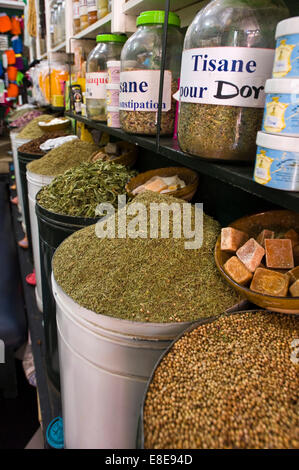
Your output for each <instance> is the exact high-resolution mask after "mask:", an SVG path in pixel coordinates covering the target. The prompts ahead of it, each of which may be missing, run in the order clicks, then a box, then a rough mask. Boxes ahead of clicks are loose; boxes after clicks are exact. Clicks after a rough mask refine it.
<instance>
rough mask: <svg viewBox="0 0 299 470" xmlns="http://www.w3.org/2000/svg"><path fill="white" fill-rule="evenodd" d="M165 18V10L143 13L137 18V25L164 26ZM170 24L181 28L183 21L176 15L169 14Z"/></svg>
mask: <svg viewBox="0 0 299 470" xmlns="http://www.w3.org/2000/svg"><path fill="white" fill-rule="evenodd" d="M164 18H165V11H164V10H154V11H143V12H142V13H140V15H139V16H138V18H137V21H136V25H137V26H140V25H146V24H163V23H164ZM168 24H170V25H173V26H178V27H180V25H181V20H180V18H179V16H178V15H177V14H176V13H173V12H171V11H170V12H169V13H168Z"/></svg>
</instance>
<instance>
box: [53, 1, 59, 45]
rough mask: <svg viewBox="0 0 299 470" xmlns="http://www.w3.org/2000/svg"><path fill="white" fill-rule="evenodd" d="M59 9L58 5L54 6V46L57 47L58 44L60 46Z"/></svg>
mask: <svg viewBox="0 0 299 470" xmlns="http://www.w3.org/2000/svg"><path fill="white" fill-rule="evenodd" d="M57 8H58V7H57V5H54V8H53V46H56V44H58V41H57V39H58V27H57V22H58V16H57Z"/></svg>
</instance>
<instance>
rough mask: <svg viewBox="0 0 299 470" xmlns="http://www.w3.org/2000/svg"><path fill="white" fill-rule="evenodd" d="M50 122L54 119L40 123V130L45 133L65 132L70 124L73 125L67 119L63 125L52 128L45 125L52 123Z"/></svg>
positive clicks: (52, 126) (55, 125)
mask: <svg viewBox="0 0 299 470" xmlns="http://www.w3.org/2000/svg"><path fill="white" fill-rule="evenodd" d="M50 121H52V119H48V120H47V121H44V122H40V123H38V126H39V128H40V129H41V130H42V131H43V132H56V131H63V130H65V129H67V128H68V127H69V126H70V123H71V121H70V120H69V119H67V118H66V119H65V121H64V122H62V123H61V124H53V125H51V126H49V125H45V124H47V123H48V122H50Z"/></svg>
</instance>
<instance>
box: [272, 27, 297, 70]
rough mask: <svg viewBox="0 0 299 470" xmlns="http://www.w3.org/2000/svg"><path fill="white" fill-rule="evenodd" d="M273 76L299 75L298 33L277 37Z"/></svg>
mask: <svg viewBox="0 0 299 470" xmlns="http://www.w3.org/2000/svg"><path fill="white" fill-rule="evenodd" d="M273 77H274V78H284V77H288V78H291V77H299V34H290V35H288V36H281V37H280V38H278V39H277V41H276V50H275V59H274V66H273Z"/></svg>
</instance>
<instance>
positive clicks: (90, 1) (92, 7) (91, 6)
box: [87, 0, 98, 13]
mask: <svg viewBox="0 0 299 470" xmlns="http://www.w3.org/2000/svg"><path fill="white" fill-rule="evenodd" d="M87 9H88V13H91V12H93V11H97V10H98V7H97V2H96V0H87Z"/></svg>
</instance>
